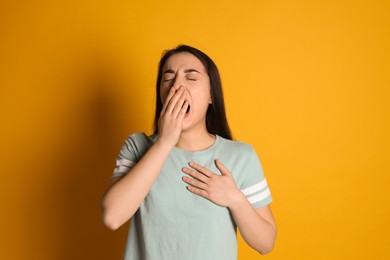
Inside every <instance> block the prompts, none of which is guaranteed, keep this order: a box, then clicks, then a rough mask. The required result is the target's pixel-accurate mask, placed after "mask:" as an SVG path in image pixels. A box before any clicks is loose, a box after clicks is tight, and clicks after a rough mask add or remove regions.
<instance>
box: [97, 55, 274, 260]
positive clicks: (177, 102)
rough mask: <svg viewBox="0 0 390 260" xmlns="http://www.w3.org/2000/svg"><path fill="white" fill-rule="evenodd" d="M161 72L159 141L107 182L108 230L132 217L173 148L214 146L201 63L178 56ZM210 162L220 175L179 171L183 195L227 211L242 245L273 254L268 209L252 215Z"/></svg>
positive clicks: (228, 178) (193, 167)
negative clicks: (183, 188)
mask: <svg viewBox="0 0 390 260" xmlns="http://www.w3.org/2000/svg"><path fill="white" fill-rule="evenodd" d="M163 72H164V75H163V79H162V82H161V86H160V97H161V101H162V103H163V108H162V111H161V114H160V117H159V121H158V124H159V132H158V136H159V137H158V140H157V142H156V143H155V144H154V145H152V147H151V148H150V149H149V150H148V151H147V152H146V154H145V155H144V156H143V157H142V158H141V159H140V160H139V162H138V163H137V164H136V165H135V166H134V167H133V168H132V169H131V170H130V171H129V172H128V174H126V175H125V176H124V177H117V178H113V179H112V180H111V183H110V185H109V187H108V189H107V191H106V193H105V194H104V196H103V199H102V210H103V221H104V223H105V225H106V226H108V227H109V228H110V229H113V230H115V229H117V228H119V227H120V226H121V225H123V224H124V223H125V222H126V221H128V220H129V219H130V218H131V217H132V216H133V215H134V213H135V212H136V210H137V209H138V208H139V206H140V204H141V203H142V201H143V200H144V199H145V197H146V195H147V193H148V192H149V190H150V188H151V186H152V185H153V183H154V181H155V180H156V178H157V177H158V174H159V172H160V171H161V169H162V167H163V165H164V163H165V161H166V159H167V157H168V155H169V153H170V151H171V149H172V148H173V147H175V146H176V147H177V148H180V149H183V150H187V151H198V150H204V149H206V148H208V147H210V146H211V145H212V144H213V143H214V141H215V136H214V135H211V134H209V133H208V132H207V129H206V119H205V116H206V111H207V108H208V106H209V105H210V104H211V105H212V98H211V96H210V80H209V77H208V75H207V72H206V70H205V68H204V66H203V64H202V63H201V62H200V61H199V60H198V59H197V58H196V57H195V56H193V55H192V54H189V53H186V52H184V53H177V54H174V55H173V56H171V57H170V58H169V59H168V60H167V62H166V63H165V65H164V68H163ZM188 107H190V109H189V112H188V113H186V112H187V109H188ZM215 163H216V166H217V168H218V170H219V171H220V173H221V175H218V174H215V173H214V172H212V171H210V170H209V169H207V168H204V167H203V166H201V165H198V164H197V163H196V162H190V163H189V165H188V167H184V168H183V169H182V171H183V172H184V173H186V174H187V175H188V177H183V181H184V182H186V183H187V184H188V187H187V189H188V191H189V192H192V193H194V194H195V195H197V196H201V197H204V198H206V199H208V200H210V201H212V202H214V203H216V204H218V205H220V206H222V207H227V208H229V210H230V211H231V213H232V216H233V218H234V220H235V222H236V224H237V227H238V228H239V230H240V233H241V234H242V236H243V238H244V240H245V241H246V242H247V243H248V244H249V245H250V246H251V247H252V248H254V249H255V250H257V251H258V252H259V253H261V254H266V253H268V252H270V251H272V249H273V247H274V243H275V239H276V233H277V231H276V224H275V220H274V217H273V215H272V211H271V208H270V206H269V205H268V206H265V207H262V208H260V209H257V210H255V209H254V208H253V207H252V205H251V204H250V203H249V201H248V200H247V199H246V197H245V196H244V195H243V194H242V193H241V191H240V190H239V189H238V188H237V186H236V183H235V181H234V179H233V177H232V174H231V173H230V172H229V170H228V169H226V167H225V166H224V165H223V164H222V162H220V161H219V160H217V159H216V160H215ZM156 217H158V216H156Z"/></svg>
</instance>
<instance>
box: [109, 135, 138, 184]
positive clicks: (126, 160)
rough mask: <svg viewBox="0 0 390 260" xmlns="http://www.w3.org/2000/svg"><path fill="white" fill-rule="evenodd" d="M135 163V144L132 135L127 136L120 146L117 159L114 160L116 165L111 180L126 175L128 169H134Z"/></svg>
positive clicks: (136, 158)
mask: <svg viewBox="0 0 390 260" xmlns="http://www.w3.org/2000/svg"><path fill="white" fill-rule="evenodd" d="M137 161H138V156H137V147H136V144H135V140H134V135H129V136H128V137H127V139H126V140H125V142H124V144H123V145H122V148H121V149H120V151H119V154H118V157H117V158H116V164H115V169H114V172H113V174H112V178H114V177H123V176H124V175H126V173H128V172H129V171H130V169H131V168H133V167H134V165H135V164H136V162H137Z"/></svg>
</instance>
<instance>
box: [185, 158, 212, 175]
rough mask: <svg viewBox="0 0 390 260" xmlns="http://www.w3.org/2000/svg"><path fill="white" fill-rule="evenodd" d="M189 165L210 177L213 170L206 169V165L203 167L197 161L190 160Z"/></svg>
mask: <svg viewBox="0 0 390 260" xmlns="http://www.w3.org/2000/svg"><path fill="white" fill-rule="evenodd" d="M189 165H190V166H191V168H193V169H195V170H197V171H198V172H200V173H202V174H204V175H206V176H207V177H211V176H213V174H214V173H213V172H212V171H210V170H209V169H207V168H206V167H203V166H201V165H199V164H197V163H194V162H190V163H189Z"/></svg>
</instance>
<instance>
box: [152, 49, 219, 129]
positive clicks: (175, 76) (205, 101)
mask: <svg viewBox="0 0 390 260" xmlns="http://www.w3.org/2000/svg"><path fill="white" fill-rule="evenodd" d="M162 72H163V75H162V79H161V84H160V97H161V102H162V103H163V104H164V103H165V100H166V98H167V96H168V92H169V90H170V89H171V88H175V90H178V89H179V88H184V91H185V95H186V100H187V101H188V103H189V110H188V112H187V113H186V115H185V118H184V121H183V125H182V129H183V131H185V130H188V129H192V128H194V127H201V128H204V129H205V128H206V112H207V108H208V106H209V104H211V102H212V101H211V95H210V79H209V76H208V74H207V71H206V70H205V67H204V66H203V64H202V62H201V61H200V60H199V59H198V58H196V57H195V56H194V55H192V54H190V53H188V52H180V53H177V54H174V55H172V56H171V57H169V59H168V60H167V61H166V63H165V64H164V67H163V71H162Z"/></svg>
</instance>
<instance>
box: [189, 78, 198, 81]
mask: <svg viewBox="0 0 390 260" xmlns="http://www.w3.org/2000/svg"><path fill="white" fill-rule="evenodd" d="M187 79H188V80H192V81H196V79H191V78H187Z"/></svg>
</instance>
